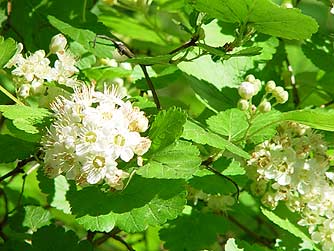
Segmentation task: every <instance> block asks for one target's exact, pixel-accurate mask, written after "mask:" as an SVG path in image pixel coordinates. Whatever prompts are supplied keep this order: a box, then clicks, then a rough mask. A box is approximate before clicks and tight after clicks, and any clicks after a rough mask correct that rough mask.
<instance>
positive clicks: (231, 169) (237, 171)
mask: <svg viewBox="0 0 334 251" xmlns="http://www.w3.org/2000/svg"><path fill="white" fill-rule="evenodd" d="M245 173H246V170H245V168H243V167H242V166H240V162H239V161H235V160H233V161H232V162H231V163H230V164H229V166H228V167H227V168H226V169H224V171H223V172H222V174H224V175H227V176H234V175H244V174H245Z"/></svg>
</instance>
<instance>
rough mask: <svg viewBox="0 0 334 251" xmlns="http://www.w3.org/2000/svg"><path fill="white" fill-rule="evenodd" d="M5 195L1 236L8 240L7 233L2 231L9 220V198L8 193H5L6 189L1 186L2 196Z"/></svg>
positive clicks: (0, 229)
mask: <svg viewBox="0 0 334 251" xmlns="http://www.w3.org/2000/svg"><path fill="white" fill-rule="evenodd" d="M1 195H2V196H3V199H4V203H5V214H4V218H3V219H2V221H1V222H0V237H1V238H2V239H3V240H4V241H6V240H8V237H7V235H6V234H5V233H4V232H3V231H2V229H3V227H4V226H5V225H6V224H7V221H8V198H7V195H6V193H5V191H4V190H3V189H2V188H0V196H1Z"/></svg>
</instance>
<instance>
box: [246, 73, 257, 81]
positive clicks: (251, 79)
mask: <svg viewBox="0 0 334 251" xmlns="http://www.w3.org/2000/svg"><path fill="white" fill-rule="evenodd" d="M255 79H256V78H255V77H254V75H252V74H249V75H247V76H246V78H245V80H246V81H247V82H251V83H253V82H254V81H255Z"/></svg>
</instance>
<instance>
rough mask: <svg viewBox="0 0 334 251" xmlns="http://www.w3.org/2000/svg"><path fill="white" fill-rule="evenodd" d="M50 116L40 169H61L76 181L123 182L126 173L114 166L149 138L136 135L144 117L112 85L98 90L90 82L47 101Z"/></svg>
mask: <svg viewBox="0 0 334 251" xmlns="http://www.w3.org/2000/svg"><path fill="white" fill-rule="evenodd" d="M51 108H52V110H53V111H54V112H55V121H54V123H53V124H52V126H51V128H50V130H49V132H48V133H47V135H46V136H44V138H43V140H42V145H43V148H44V151H45V157H44V163H45V168H44V169H45V172H46V174H47V175H48V176H49V177H56V176H58V175H60V174H65V176H66V178H67V179H70V180H76V182H77V183H78V184H80V185H88V184H96V183H100V182H102V181H103V180H104V181H105V182H106V183H108V184H109V185H110V186H111V187H113V188H115V189H121V188H122V187H123V179H124V178H127V177H128V176H129V174H128V173H127V172H125V171H123V170H121V169H119V168H117V166H118V163H119V162H120V161H125V162H128V161H130V160H131V159H132V158H133V157H134V155H135V154H136V155H137V156H138V158H137V163H138V165H142V161H143V160H142V157H141V156H142V155H143V154H144V153H146V152H147V151H148V149H149V148H150V145H151V140H150V139H149V138H147V137H142V136H141V135H140V133H141V132H145V131H146V130H147V129H148V119H147V118H146V116H145V115H144V112H142V111H140V110H139V108H138V107H133V106H132V104H131V103H130V102H129V101H126V102H125V101H123V96H121V95H120V94H119V93H118V91H117V89H116V88H114V87H113V88H111V89H110V88H107V87H105V89H104V92H98V91H95V90H94V88H93V87H87V86H82V87H76V88H75V89H74V94H73V95H72V96H71V98H70V99H66V98H64V97H62V96H60V97H59V98H57V100H56V101H55V102H54V103H52V105H51Z"/></svg>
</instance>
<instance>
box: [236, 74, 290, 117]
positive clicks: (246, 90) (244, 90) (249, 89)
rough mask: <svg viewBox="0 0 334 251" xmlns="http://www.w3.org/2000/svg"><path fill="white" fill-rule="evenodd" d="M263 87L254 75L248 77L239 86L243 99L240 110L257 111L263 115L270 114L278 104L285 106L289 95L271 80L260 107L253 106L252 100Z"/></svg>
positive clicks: (266, 86) (239, 105)
mask: <svg viewBox="0 0 334 251" xmlns="http://www.w3.org/2000/svg"><path fill="white" fill-rule="evenodd" d="M261 88H262V85H261V81H260V80H259V79H256V78H255V77H254V76H253V75H248V76H247V77H246V79H245V81H244V82H242V83H241V84H240V86H239V89H238V93H239V95H240V97H241V99H240V100H239V101H238V108H239V109H240V110H242V111H246V110H250V111H251V112H253V113H254V112H256V111H257V110H258V111H259V112H261V113H265V112H269V111H270V110H271V108H272V107H273V106H275V105H277V104H284V103H285V102H286V101H287V100H288V98H289V94H288V92H287V91H285V90H284V89H283V87H280V86H277V87H276V84H275V82H274V81H272V80H270V81H268V82H267V84H266V85H265V95H264V96H263V97H262V100H261V102H260V104H259V105H258V107H256V106H255V105H254V104H252V98H253V97H254V96H256V95H257V94H258V93H259V91H260V90H261ZM273 98H275V99H276V102H275V103H274V104H271V103H270V101H271V100H272V99H273Z"/></svg>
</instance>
